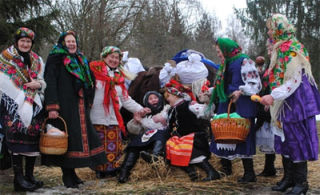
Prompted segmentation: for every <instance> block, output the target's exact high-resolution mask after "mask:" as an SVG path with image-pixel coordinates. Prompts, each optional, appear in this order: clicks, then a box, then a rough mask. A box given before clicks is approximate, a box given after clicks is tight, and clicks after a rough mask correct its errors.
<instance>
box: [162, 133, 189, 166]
mask: <svg viewBox="0 0 320 195" xmlns="http://www.w3.org/2000/svg"><path fill="white" fill-rule="evenodd" d="M193 140H194V133H191V134H189V135H186V136H183V137H178V136H173V137H171V138H170V139H169V140H168V141H167V143H166V158H167V159H168V160H170V163H171V164H172V165H175V166H183V167H185V166H188V165H189V162H190V159H191V154H192V149H193Z"/></svg>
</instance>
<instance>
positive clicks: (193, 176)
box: [181, 165, 199, 181]
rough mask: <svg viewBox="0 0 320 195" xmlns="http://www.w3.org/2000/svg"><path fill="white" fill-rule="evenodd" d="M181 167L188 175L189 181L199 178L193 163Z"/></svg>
mask: <svg viewBox="0 0 320 195" xmlns="http://www.w3.org/2000/svg"><path fill="white" fill-rule="evenodd" d="M181 168H182V170H184V171H185V172H186V173H187V174H188V175H189V177H190V180H191V181H197V180H198V179H199V177H198V174H197V171H196V169H195V167H194V166H193V165H189V166H187V167H181Z"/></svg>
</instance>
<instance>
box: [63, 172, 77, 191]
mask: <svg viewBox="0 0 320 195" xmlns="http://www.w3.org/2000/svg"><path fill="white" fill-rule="evenodd" d="M61 170H62V181H63V184H64V186H66V187H67V188H78V187H79V186H78V184H77V183H76V182H75V180H74V178H73V174H72V172H73V171H74V169H71V168H64V167H61Z"/></svg>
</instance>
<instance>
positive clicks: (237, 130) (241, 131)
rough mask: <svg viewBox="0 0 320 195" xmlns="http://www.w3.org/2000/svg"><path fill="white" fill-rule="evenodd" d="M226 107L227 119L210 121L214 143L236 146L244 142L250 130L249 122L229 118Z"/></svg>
mask: <svg viewBox="0 0 320 195" xmlns="http://www.w3.org/2000/svg"><path fill="white" fill-rule="evenodd" d="M231 104H232V101H230V103H229V106H228V117H227V118H220V119H214V120H212V121H211V129H212V133H213V135H214V141H215V142H216V143H224V144H237V143H241V142H245V141H246V138H247V136H248V134H249V130H250V121H249V120H248V119H245V118H230V108H231Z"/></svg>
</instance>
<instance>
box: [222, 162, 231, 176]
mask: <svg viewBox="0 0 320 195" xmlns="http://www.w3.org/2000/svg"><path fill="white" fill-rule="evenodd" d="M220 163H221V165H222V170H221V172H222V173H224V174H225V175H231V174H232V163H231V160H228V159H225V158H221V159H220Z"/></svg>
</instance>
